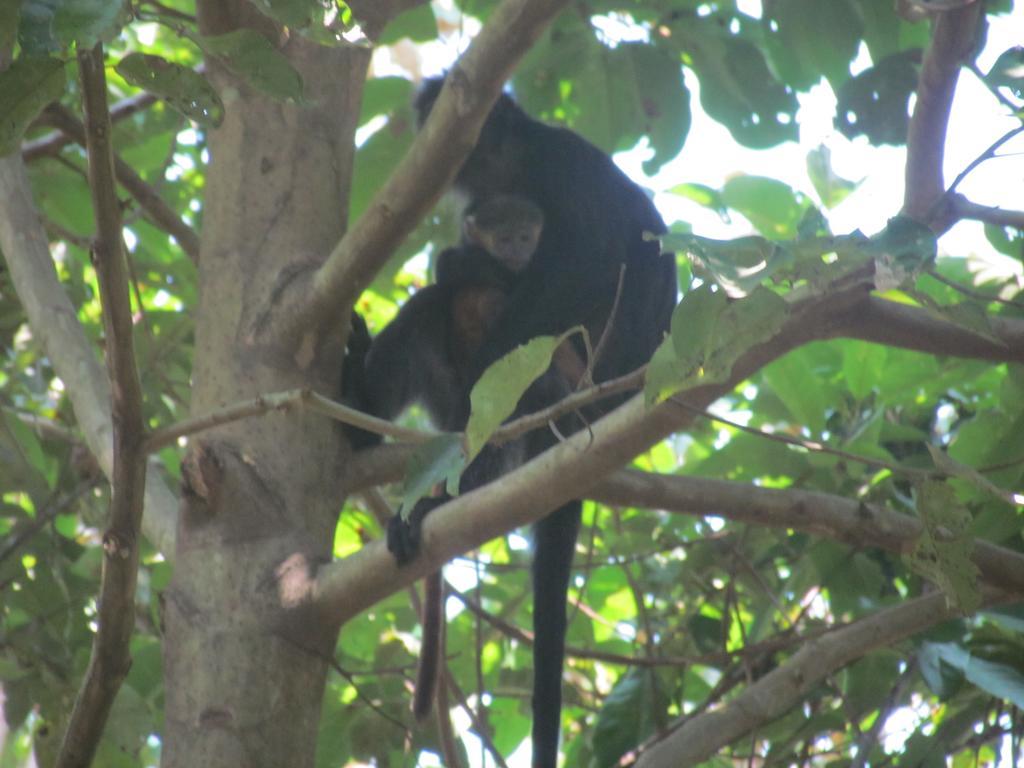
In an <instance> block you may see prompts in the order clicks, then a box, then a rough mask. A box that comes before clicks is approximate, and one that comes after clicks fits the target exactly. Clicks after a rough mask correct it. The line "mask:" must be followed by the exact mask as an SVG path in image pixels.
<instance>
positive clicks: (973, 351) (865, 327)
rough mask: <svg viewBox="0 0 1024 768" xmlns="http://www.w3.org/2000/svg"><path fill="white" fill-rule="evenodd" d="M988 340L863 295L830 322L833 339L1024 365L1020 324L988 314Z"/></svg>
mask: <svg viewBox="0 0 1024 768" xmlns="http://www.w3.org/2000/svg"><path fill="white" fill-rule="evenodd" d="M988 324H989V330H990V334H991V335H990V337H985V336H980V335H978V334H976V333H973V332H972V331H970V330H968V329H967V328H964V327H963V326H959V325H955V324H954V323H951V322H948V321H946V320H942V319H941V318H938V317H936V316H935V315H933V314H932V313H930V312H928V311H927V310H924V309H921V308H919V307H911V306H908V305H906V304H897V303H896V302H894V301H887V300H886V299H880V298H878V297H877V296H868V297H866V298H865V299H864V300H863V301H862V302H861V303H859V304H858V305H856V306H854V307H851V308H850V309H849V310H847V311H846V312H844V313H841V315H840V316H838V317H836V318H835V324H834V326H833V336H832V338H836V337H839V336H842V337H846V338H850V339H861V340H862V341H873V342H875V343H877V344H886V345H888V346H891V347H901V348H903V349H913V350H917V351H918V352H928V353H930V354H933V355H952V356H954V357H964V358H970V359H974V360H992V361H994V362H1016V363H1021V362H1024V320H1021V319H1019V318H1010V317H1001V316H997V315H989V316H988Z"/></svg>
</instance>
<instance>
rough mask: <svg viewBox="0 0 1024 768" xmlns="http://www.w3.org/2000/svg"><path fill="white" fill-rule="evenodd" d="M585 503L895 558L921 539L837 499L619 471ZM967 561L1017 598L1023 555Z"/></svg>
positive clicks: (897, 519) (1001, 553)
mask: <svg viewBox="0 0 1024 768" xmlns="http://www.w3.org/2000/svg"><path fill="white" fill-rule="evenodd" d="M588 497H589V498H592V499H595V500H597V501H600V502H603V503H605V504H611V505H619V506H631V507H648V508H651V509H664V510H666V511H669V512H681V513H685V514H689V515H715V516H717V517H724V518H725V519H727V520H734V521H736V522H743V523H749V524H752V525H760V526H766V527H771V528H793V529H796V530H800V531H806V532H808V533H813V534H816V535H823V536H827V537H829V538H832V539H836V540H838V541H842V542H844V543H846V544H849V545H851V546H855V547H877V548H879V549H884V550H887V551H889V552H896V553H898V554H899V553H903V552H905V551H907V550H908V548H910V547H911V546H913V544H914V542H915V541H916V540H917V538H918V536H920V535H921V532H922V525H921V522H920V521H919V520H917V519H916V518H913V517H910V516H909V515H903V514H900V513H898V512H893V511H891V510H888V509H885V508H884V507H880V506H877V505H875V504H864V503H862V502H858V501H854V500H851V499H846V498H843V497H842V496H835V495H833V494H828V493H820V492H818V491H803V490H799V489H795V488H789V489H778V488H759V487H757V486H754V485H750V484H749V483H737V482H730V481H728V480H713V479H710V478H699V477H686V476H683V475H658V474H652V473H646V472H637V471H635V470H622V471H620V472H616V473H615V474H614V475H612V476H611V477H610V478H608V479H607V480H605V481H603V482H601V483H600V484H599V485H598V486H597V487H596V488H594V491H593V492H592V493H591V494H589V496H588ZM973 559H974V563H975V565H977V566H978V568H979V570H980V571H981V575H982V577H983V578H984V579H985V580H986V581H988V582H990V583H991V584H993V585H995V586H998V587H1002V588H1004V589H1011V590H1014V591H1016V592H1021V593H1024V555H1022V554H1020V553H1017V552H1014V551H1013V550H1010V549H1006V548H1004V547H1000V546H998V545H996V544H992V543H990V542H987V541H982V540H981V539H977V540H975V543H974V554H973Z"/></svg>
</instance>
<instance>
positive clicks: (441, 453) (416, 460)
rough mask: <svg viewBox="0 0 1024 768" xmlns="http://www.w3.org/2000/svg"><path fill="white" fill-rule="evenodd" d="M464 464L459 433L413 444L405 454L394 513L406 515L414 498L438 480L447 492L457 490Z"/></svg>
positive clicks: (427, 492)
mask: <svg viewBox="0 0 1024 768" xmlns="http://www.w3.org/2000/svg"><path fill="white" fill-rule="evenodd" d="M465 467H466V456H465V453H464V452H463V450H462V436H461V435H457V434H453V433H450V432H448V433H445V434H442V435H438V436H437V437H434V438H432V439H430V440H428V441H427V442H425V443H423V444H422V445H420V446H418V447H417V448H416V451H415V452H414V453H413V455H412V456H411V457H410V458H409V465H408V468H407V469H406V473H405V479H404V480H403V481H402V504H401V506H400V507H399V509H398V513H399V514H400V515H402V516H403V517H406V516H407V515H408V514H409V513H410V512H411V511H412V508H413V507H414V506H416V502H417V501H419V500H420V499H422V498H424V497H425V496H429V495H430V494H431V493H432V492H433V490H434V487H435V486H436V485H437V484H438V483H441V482H444V483H445V486H446V487H447V488H448V489H449V492H451V493H453V494H454V493H458V479H459V475H460V474H461V472H462V470H463V469H465Z"/></svg>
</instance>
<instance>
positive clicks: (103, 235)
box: [57, 45, 146, 768]
mask: <svg viewBox="0 0 1024 768" xmlns="http://www.w3.org/2000/svg"><path fill="white" fill-rule="evenodd" d="M103 64H104V61H103V47H102V45H97V46H96V47H95V48H93V49H92V50H91V51H85V50H82V49H79V51H78V68H79V73H80V75H81V81H82V101H83V105H84V107H85V130H86V147H87V150H88V155H89V189H90V191H91V193H92V204H93V215H94V217H95V220H96V240H95V245H94V247H93V263H94V265H95V268H96V276H97V280H98V282H99V286H100V301H101V303H102V306H103V327H104V332H105V335H106V358H107V371H108V375H109V377H110V381H111V383H112V385H113V389H112V394H113V397H112V399H111V412H112V418H113V423H114V430H113V432H114V434H113V437H114V470H113V474H112V476H111V483H110V488H111V492H110V526H109V528H107V530H106V531H105V532H104V534H103V554H104V558H103V572H102V577H101V581H100V596H99V601H98V611H97V624H98V628H97V630H96V637H95V638H94V640H93V646H92V655H91V657H90V659H89V666H88V668H87V669H86V672H85V679H84V680H83V681H82V686H81V688H80V689H79V691H78V696H77V697H76V698H75V704H74V708H73V709H72V711H71V718H70V722H69V723H68V728H67V731H66V733H65V734H64V739H63V741H62V742H61V747H60V754H59V755H58V758H57V766H58V768H72V766H82V768H87V767H88V766H89V765H90V764H91V763H92V758H93V755H94V754H95V752H96V747H97V745H98V744H99V741H100V738H101V737H102V735H103V729H104V726H105V725H106V722H107V716H108V715H109V714H110V708H111V706H113V703H114V697H115V696H116V695H117V692H118V690H119V689H120V687H121V682H122V681H123V680H124V678H125V677H126V676H127V674H128V669H129V667H130V666H131V653H130V650H129V643H130V642H131V636H132V629H133V628H134V626H135V586H136V583H137V579H138V569H139V547H140V544H141V541H140V539H141V536H140V525H141V522H142V506H143V495H144V492H145V483H146V454H145V453H144V452H143V451H142V450H141V448H142V441H143V438H144V437H145V426H144V423H143V419H142V387H141V385H140V383H139V372H138V369H137V368H136V365H135V353H134V350H133V348H132V308H131V299H130V298H129V295H128V268H127V263H126V257H125V252H124V241H123V240H122V235H121V206H120V203H119V202H118V199H117V185H116V182H115V180H114V152H113V147H112V145H111V129H110V114H109V112H108V111H107V81H106V75H105V73H104V69H103Z"/></svg>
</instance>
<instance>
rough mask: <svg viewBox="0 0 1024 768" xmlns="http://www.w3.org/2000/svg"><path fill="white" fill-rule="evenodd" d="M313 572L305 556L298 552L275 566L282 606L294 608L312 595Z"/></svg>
mask: <svg viewBox="0 0 1024 768" xmlns="http://www.w3.org/2000/svg"><path fill="white" fill-rule="evenodd" d="M313 572H314V568H313V567H312V566H311V564H310V562H309V560H308V559H307V557H306V556H305V555H304V554H302V553H299V552H296V553H295V554H293V555H289V557H288V558H287V559H285V561H284V562H283V563H281V565H279V566H278V567H277V573H276V576H277V592H278V596H279V598H280V600H281V605H282V606H283V607H285V608H295V607H297V606H299V605H301V604H302V603H305V602H307V601H308V600H309V599H310V598H311V597H312V594H313V587H314V586H315V584H316V581H315V580H314V578H313Z"/></svg>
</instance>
